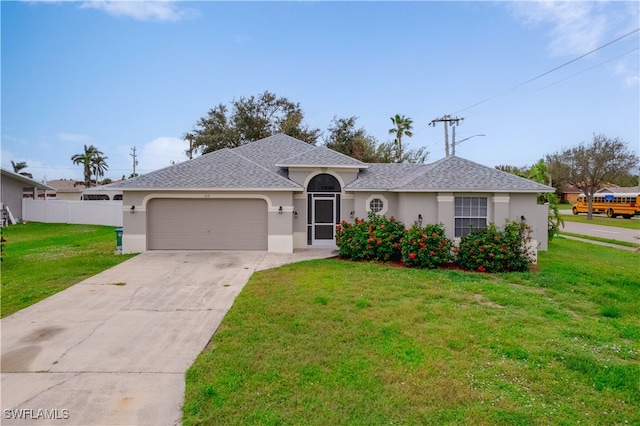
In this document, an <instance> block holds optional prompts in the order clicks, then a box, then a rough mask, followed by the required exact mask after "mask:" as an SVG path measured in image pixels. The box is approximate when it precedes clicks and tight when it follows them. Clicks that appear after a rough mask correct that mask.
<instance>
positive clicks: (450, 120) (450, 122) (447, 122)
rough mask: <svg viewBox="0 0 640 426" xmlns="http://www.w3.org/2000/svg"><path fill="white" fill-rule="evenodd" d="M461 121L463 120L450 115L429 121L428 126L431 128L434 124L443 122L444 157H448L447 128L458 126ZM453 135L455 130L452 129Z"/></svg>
mask: <svg viewBox="0 0 640 426" xmlns="http://www.w3.org/2000/svg"><path fill="white" fill-rule="evenodd" d="M462 120H464V118H458V117H451V116H450V115H443V116H442V117H440V118H435V119H433V120H431V123H429V126H433V127H436V124H437V123H439V122H443V123H444V152H445V155H446V156H447V157H448V156H449V130H448V126H458V125H459V124H460V122H461V121H462ZM454 135H455V128H454ZM454 137H455V136H454Z"/></svg>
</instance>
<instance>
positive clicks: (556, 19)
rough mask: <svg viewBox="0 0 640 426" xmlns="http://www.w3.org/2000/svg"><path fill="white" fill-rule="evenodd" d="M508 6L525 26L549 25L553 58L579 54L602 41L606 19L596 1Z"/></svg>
mask: <svg viewBox="0 0 640 426" xmlns="http://www.w3.org/2000/svg"><path fill="white" fill-rule="evenodd" d="M508 7H509V8H510V10H511V11H512V12H513V13H514V14H515V15H516V16H518V17H520V18H522V19H523V20H524V23H525V24H526V25H531V26H538V25H544V24H548V25H551V31H550V33H551V36H552V40H551V42H550V46H549V47H550V49H551V51H552V53H553V54H555V55H579V54H583V53H586V52H588V51H590V50H593V49H595V48H596V47H598V46H599V45H600V44H601V43H602V42H604V41H605V37H606V35H607V31H608V27H609V25H610V22H609V17H608V15H607V14H606V13H602V11H601V10H600V7H599V5H598V4H597V3H596V2H575V1H573V2H564V1H563V2H557V1H531V2H530V1H525V2H509V3H508Z"/></svg>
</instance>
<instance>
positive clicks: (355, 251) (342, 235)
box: [336, 212, 405, 261]
mask: <svg viewBox="0 0 640 426" xmlns="http://www.w3.org/2000/svg"><path fill="white" fill-rule="evenodd" d="M404 231H405V229H404V225H403V224H402V222H399V221H397V220H396V219H395V218H394V217H393V216H392V217H390V218H388V219H387V218H386V217H385V216H381V215H377V214H375V213H373V212H371V213H369V220H364V219H358V218H356V219H355V221H354V223H348V222H347V221H345V220H343V221H342V223H340V225H337V226H336V245H337V246H338V249H339V253H340V257H343V258H347V259H353V260H380V261H390V260H399V259H400V240H401V239H402V236H403V235H404Z"/></svg>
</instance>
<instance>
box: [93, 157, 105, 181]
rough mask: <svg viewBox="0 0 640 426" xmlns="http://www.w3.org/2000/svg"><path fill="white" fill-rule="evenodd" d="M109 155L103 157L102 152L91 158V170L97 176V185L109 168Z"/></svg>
mask: <svg viewBox="0 0 640 426" xmlns="http://www.w3.org/2000/svg"><path fill="white" fill-rule="evenodd" d="M108 158H109V157H103V156H102V153H100V154H96V155H95V156H94V157H93V159H92V160H91V170H92V171H93V174H94V175H95V176H96V185H97V184H98V182H99V181H100V178H102V177H104V172H106V171H107V170H109V165H108V164H107V161H106V160H107V159H108Z"/></svg>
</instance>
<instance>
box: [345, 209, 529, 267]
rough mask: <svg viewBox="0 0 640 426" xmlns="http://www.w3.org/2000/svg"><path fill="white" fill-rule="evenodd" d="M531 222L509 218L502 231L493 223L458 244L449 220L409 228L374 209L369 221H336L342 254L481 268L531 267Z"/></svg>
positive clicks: (423, 264) (411, 264) (422, 264)
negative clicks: (452, 237)
mask: <svg viewBox="0 0 640 426" xmlns="http://www.w3.org/2000/svg"><path fill="white" fill-rule="evenodd" d="M531 232H532V230H531V227H530V226H529V225H527V224H526V223H525V222H524V221H521V222H511V221H509V220H507V223H506V224H505V226H504V228H503V229H502V230H500V229H498V228H496V226H495V225H494V224H493V223H490V224H489V226H488V227H487V228H484V229H478V230H474V231H472V232H470V233H469V234H468V235H466V236H464V237H462V238H461V240H460V244H459V245H458V247H455V246H454V244H453V242H452V241H451V240H450V239H449V238H447V237H446V235H445V229H444V225H443V224H441V223H440V224H437V225H435V224H428V225H426V226H424V227H422V226H420V225H418V224H417V223H414V224H413V226H412V227H411V229H406V228H405V227H404V225H403V224H402V222H399V221H398V220H396V219H395V218H394V217H393V216H392V217H390V218H388V219H387V218H386V217H385V216H382V215H377V214H375V213H373V212H371V213H369V217H368V220H365V219H358V218H356V219H355V221H354V223H349V222H347V221H345V220H343V221H342V222H341V223H340V224H339V225H337V226H336V244H337V246H338V249H339V255H340V257H342V258H345V259H352V260H377V261H383V262H385V261H397V260H402V262H404V264H406V265H407V266H409V267H413V268H432V269H433V268H438V267H441V266H443V265H445V264H447V263H453V262H457V264H458V266H460V267H461V268H463V269H468V270H471V271H478V272H519V271H527V270H528V269H529V265H530V264H531V253H529V252H528V248H529V242H530V241H531Z"/></svg>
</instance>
